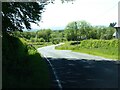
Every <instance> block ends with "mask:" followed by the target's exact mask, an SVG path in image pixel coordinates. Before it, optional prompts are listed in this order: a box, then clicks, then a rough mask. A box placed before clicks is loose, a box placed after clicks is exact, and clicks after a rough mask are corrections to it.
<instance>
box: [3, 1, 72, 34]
mask: <svg viewBox="0 0 120 90" xmlns="http://www.w3.org/2000/svg"><path fill="white" fill-rule="evenodd" d="M61 1H62V2H64V1H74V0H61ZM50 2H51V3H53V2H54V0H37V1H36V2H2V31H3V32H6V31H22V29H24V28H25V27H26V28H27V29H31V25H30V23H35V24H38V22H39V21H40V20H41V13H42V12H43V11H44V6H45V5H47V4H48V3H50Z"/></svg>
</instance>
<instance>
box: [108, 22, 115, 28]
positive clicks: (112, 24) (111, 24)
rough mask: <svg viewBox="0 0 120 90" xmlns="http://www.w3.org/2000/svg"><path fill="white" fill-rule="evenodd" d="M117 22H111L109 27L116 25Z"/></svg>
mask: <svg viewBox="0 0 120 90" xmlns="http://www.w3.org/2000/svg"><path fill="white" fill-rule="evenodd" d="M116 24H117V23H116V22H113V23H110V25H109V27H114V26H115V25H116Z"/></svg>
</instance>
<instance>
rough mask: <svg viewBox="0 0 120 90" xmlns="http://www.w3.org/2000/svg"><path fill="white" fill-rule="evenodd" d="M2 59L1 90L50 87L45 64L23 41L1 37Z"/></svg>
mask: <svg viewBox="0 0 120 90" xmlns="http://www.w3.org/2000/svg"><path fill="white" fill-rule="evenodd" d="M2 59H3V62H2V66H3V70H2V71H3V72H2V76H3V77H2V78H3V79H2V85H3V86H2V87H3V88H49V87H50V78H49V71H48V66H47V64H46V62H45V61H44V60H43V59H42V58H41V56H40V54H39V53H38V52H37V50H36V49H35V48H34V47H32V46H30V45H28V44H27V43H25V41H24V40H23V39H19V38H16V37H13V36H9V35H8V34H5V35H3V40H2Z"/></svg>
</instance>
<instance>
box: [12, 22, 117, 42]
mask: <svg viewBox="0 0 120 90" xmlns="http://www.w3.org/2000/svg"><path fill="white" fill-rule="evenodd" d="M110 25H111V24H110ZM114 32H115V29H114V28H113V27H111V26H108V27H106V26H92V25H91V24H90V23H88V22H86V21H73V22H70V23H68V25H67V26H66V27H65V29H64V30H51V29H41V30H38V31H36V32H30V31H29V32H28V31H24V32H19V31H16V32H14V35H15V36H18V37H21V38H24V39H26V40H28V41H31V42H52V43H59V42H63V41H80V40H85V39H105V40H110V39H113V33H114Z"/></svg>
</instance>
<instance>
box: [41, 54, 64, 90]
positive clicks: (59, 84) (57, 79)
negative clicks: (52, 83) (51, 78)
mask: <svg viewBox="0 0 120 90" xmlns="http://www.w3.org/2000/svg"><path fill="white" fill-rule="evenodd" d="M43 56H44V57H45V59H46V60H47V61H48V63H49V64H50V66H51V68H52V70H53V73H54V75H55V78H56V81H57V83H58V87H59V88H60V90H62V85H61V83H60V80H59V78H58V76H57V74H56V72H55V68H54V67H53V65H52V64H51V62H50V61H49V59H47V58H46V56H45V55H43Z"/></svg>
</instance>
